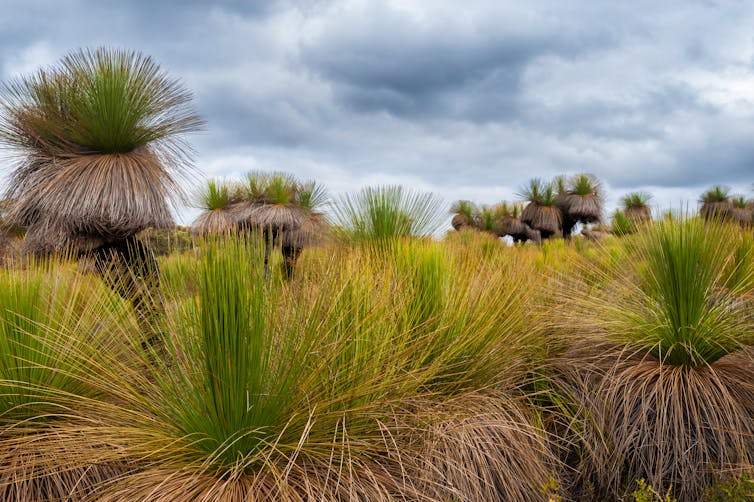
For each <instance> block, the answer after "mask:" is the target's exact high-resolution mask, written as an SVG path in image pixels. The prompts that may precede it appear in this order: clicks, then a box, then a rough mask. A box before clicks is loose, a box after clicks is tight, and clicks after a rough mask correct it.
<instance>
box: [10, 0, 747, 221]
mask: <svg viewBox="0 0 754 502" xmlns="http://www.w3.org/2000/svg"><path fill="white" fill-rule="evenodd" d="M102 45H106V46H112V47H122V48H127V49H136V50H139V51H141V52H143V53H145V54H148V55H151V56H153V57H154V58H155V59H156V60H157V61H158V62H159V63H160V64H161V65H162V67H163V68H164V69H165V70H167V71H168V72H169V73H170V74H171V75H174V76H177V77H179V78H181V79H183V81H184V82H185V84H186V86H187V87H188V88H190V89H191V90H192V91H193V92H194V93H195V97H196V106H197V108H198V110H199V112H200V113H201V114H202V115H203V116H204V117H205V118H206V120H207V127H206V131H205V132H204V133H202V134H198V135H195V136H193V137H191V138H190V141H191V143H192V144H193V145H194V147H195V149H196V151H197V155H196V161H197V162H196V163H197V167H198V169H199V171H200V172H201V173H202V175H204V176H222V175H239V174H242V173H244V172H247V171H249V170H252V169H262V170H282V171H289V172H291V173H293V174H295V175H297V176H299V177H302V178H313V179H316V180H318V181H320V182H322V183H323V184H324V185H325V186H326V187H327V188H328V189H329V190H330V192H331V193H333V194H338V193H343V192H347V191H353V190H357V189H359V188H361V187H363V186H367V185H375V184H393V183H400V184H404V185H407V186H410V187H412V188H418V189H424V190H431V191H434V192H436V193H438V194H440V195H442V196H443V197H444V198H445V199H446V200H447V201H448V202H449V203H450V202H452V201H453V200H456V199H461V198H466V199H471V200H474V201H477V202H483V203H492V202H496V201H499V200H502V199H508V200H514V199H515V198H516V196H515V193H516V192H518V191H519V189H520V188H521V186H522V185H524V184H525V183H526V182H527V180H528V179H530V178H532V177H534V176H539V177H544V178H550V177H552V176H555V175H557V174H561V173H566V174H569V173H570V174H572V173H576V172H589V173H593V174H595V175H596V176H597V177H598V178H600V179H601V180H602V181H603V182H604V183H605V185H606V187H607V189H608V190H607V195H608V206H609V207H613V206H614V205H615V204H616V203H617V201H618V199H619V197H620V196H621V195H623V194H625V193H626V192H628V191H633V190H646V191H649V192H651V193H653V194H654V195H655V205H656V206H659V207H661V208H668V207H671V206H672V207H676V208H677V207H679V206H680V205H681V204H682V203H688V204H691V205H692V206H693V207H696V200H697V198H698V197H699V194H700V193H701V192H702V191H703V190H704V189H705V188H707V187H709V186H710V185H712V184H715V183H720V184H724V185H728V186H730V187H732V188H733V190H734V191H736V192H739V193H742V194H744V195H747V196H749V197H751V196H752V195H754V194H752V192H751V190H752V183H753V182H754V72H753V71H752V70H753V69H754V2H751V1H748V0H743V1H734V0H730V1H713V0H708V1H690V0H677V1H671V0H669V1H662V2H658V1H656V0H652V1H644V0H632V1H630V2H606V1H603V0H593V1H588V0H570V1H568V2H564V1H562V0H552V1H547V0H543V1H532V0H530V1H527V2H521V1H512V0H511V1H503V0H499V1H495V0H486V1H485V0H463V1H460V0H405V1H398V0H343V1H326V0H301V1H280V2H274V1H261V0H260V1H252V0H247V1H243V0H235V1H217V2H210V1H200V0H185V1H180V0H150V1H135V0H129V1H126V0H118V1H102V0H97V1H95V0H91V1H84V0H81V1H75V0H71V1H68V0H0V77H2V80H7V79H8V78H9V77H13V76H18V75H21V74H27V73H30V72H33V71H34V70H36V69H37V68H39V67H40V66H43V65H47V64H52V63H54V62H56V61H57V60H58V59H59V58H60V57H61V56H63V55H64V54H65V53H66V52H69V51H71V50H74V49H77V48H80V47H96V46H102ZM191 215H192V213H191V212H190V211H183V212H182V214H181V215H179V219H180V220H182V221H183V222H187V221H188V220H190V219H191Z"/></svg>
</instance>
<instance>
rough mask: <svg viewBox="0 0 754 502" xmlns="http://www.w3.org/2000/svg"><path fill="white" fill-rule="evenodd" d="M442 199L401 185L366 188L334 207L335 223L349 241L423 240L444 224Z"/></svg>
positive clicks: (344, 198)
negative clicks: (407, 238) (414, 238)
mask: <svg viewBox="0 0 754 502" xmlns="http://www.w3.org/2000/svg"><path fill="white" fill-rule="evenodd" d="M443 205H444V203H443V202H442V200H441V199H439V198H438V197H437V196H435V195H433V194H431V193H422V192H417V191H413V190H408V189H406V188H404V187H401V186H382V187H367V188H364V189H363V190H361V191H360V192H358V193H356V194H351V195H345V196H343V197H341V198H340V200H339V201H338V203H337V204H336V206H335V223H336V225H338V226H339V228H340V231H341V235H342V236H344V237H345V238H346V239H347V240H350V241H352V242H365V241H380V240H385V239H389V238H396V237H426V236H430V235H432V234H433V233H434V232H436V231H437V230H438V229H439V228H440V226H441V225H442V223H443V221H442V219H441V218H440V217H439V216H438V215H441V214H442V213H443V211H442V206H443Z"/></svg>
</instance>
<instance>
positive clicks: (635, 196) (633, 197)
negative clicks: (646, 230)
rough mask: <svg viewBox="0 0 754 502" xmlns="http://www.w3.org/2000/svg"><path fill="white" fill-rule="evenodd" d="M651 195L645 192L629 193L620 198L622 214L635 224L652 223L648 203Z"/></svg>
mask: <svg viewBox="0 0 754 502" xmlns="http://www.w3.org/2000/svg"><path fill="white" fill-rule="evenodd" d="M651 199H652V195H651V194H648V193H646V192H631V193H629V194H626V195H624V196H623V197H622V198H621V205H622V206H623V208H622V211H623V214H624V215H625V216H626V218H628V219H629V220H630V221H632V222H633V223H635V224H642V223H647V222H649V221H652V210H651V209H650V208H649V201H650V200H651Z"/></svg>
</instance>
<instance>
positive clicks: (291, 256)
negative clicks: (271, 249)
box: [282, 245, 302, 279]
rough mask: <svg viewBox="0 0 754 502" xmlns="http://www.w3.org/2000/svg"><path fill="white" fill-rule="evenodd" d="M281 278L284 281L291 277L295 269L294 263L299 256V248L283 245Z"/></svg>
mask: <svg viewBox="0 0 754 502" xmlns="http://www.w3.org/2000/svg"><path fill="white" fill-rule="evenodd" d="M282 251H283V276H284V277H285V278H286V279H290V278H292V277H293V272H294V271H295V269H296V262H297V261H298V257H299V256H301V251H302V249H301V247H300V246H292V245H283V246H282Z"/></svg>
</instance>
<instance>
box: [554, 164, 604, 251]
mask: <svg viewBox="0 0 754 502" xmlns="http://www.w3.org/2000/svg"><path fill="white" fill-rule="evenodd" d="M560 183H561V185H558V184H556V186H557V188H558V194H557V205H558V207H559V208H560V210H561V211H562V212H563V237H565V238H566V239H569V238H570V236H571V232H572V231H573V228H574V227H575V226H576V224H577V223H579V222H581V223H583V224H588V223H600V222H601V221H602V199H603V197H602V190H601V187H600V183H599V181H597V179H596V178H595V177H594V176H592V175H590V174H578V175H576V176H574V177H573V178H572V179H570V180H568V181H567V184H566V186H565V187H563V186H562V178H560ZM564 188H565V190H564V191H563V189H564Z"/></svg>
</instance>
